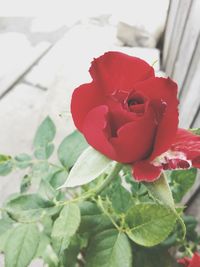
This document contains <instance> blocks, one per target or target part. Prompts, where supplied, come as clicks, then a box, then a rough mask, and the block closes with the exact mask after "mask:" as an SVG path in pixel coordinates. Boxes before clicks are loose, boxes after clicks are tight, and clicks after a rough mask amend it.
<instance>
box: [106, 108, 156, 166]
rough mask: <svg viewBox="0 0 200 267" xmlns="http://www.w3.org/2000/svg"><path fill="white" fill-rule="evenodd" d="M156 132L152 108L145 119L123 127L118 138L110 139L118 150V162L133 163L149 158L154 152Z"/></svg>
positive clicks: (118, 133)
mask: <svg viewBox="0 0 200 267" xmlns="http://www.w3.org/2000/svg"><path fill="white" fill-rule="evenodd" d="M155 131H156V124H155V119H154V112H153V110H152V108H151V107H150V108H149V109H148V110H147V112H146V113H145V114H144V116H143V117H141V118H139V119H138V120H136V121H133V122H130V123H127V124H125V125H123V126H122V127H121V128H120V129H119V130H118V131H117V137H113V138H111V139H110V142H111V143H112V144H113V146H114V147H115V149H116V154H117V158H116V160H117V161H119V162H123V163H133V162H134V161H137V160H140V159H144V158H145V157H147V156H148V155H149V154H150V153H151V151H152V145H153V141H154V137H155Z"/></svg>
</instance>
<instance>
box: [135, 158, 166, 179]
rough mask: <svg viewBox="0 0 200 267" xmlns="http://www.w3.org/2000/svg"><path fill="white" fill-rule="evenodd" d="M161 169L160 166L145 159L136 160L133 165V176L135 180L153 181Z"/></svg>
mask: <svg viewBox="0 0 200 267" xmlns="http://www.w3.org/2000/svg"><path fill="white" fill-rule="evenodd" d="M161 171H162V167H161V166H154V165H152V164H151V163H150V162H149V161H147V160H143V161H138V162H136V163H135V164H134V165H133V177H134V178H135V180H137V181H146V182H152V181H155V180H156V179H157V178H158V177H159V176H160V174H161Z"/></svg>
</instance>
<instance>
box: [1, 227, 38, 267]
mask: <svg viewBox="0 0 200 267" xmlns="http://www.w3.org/2000/svg"><path fill="white" fill-rule="evenodd" d="M39 240H40V234H39V231H38V229H37V226H36V225H34V224H23V225H19V226H18V227H16V228H15V229H14V230H13V232H12V236H11V237H10V238H9V239H8V240H7V242H6V246H5V266H6V267H27V266H28V265H29V264H30V262H31V261H32V259H33V258H34V256H35V253H36V251H37V248H38V244H39Z"/></svg>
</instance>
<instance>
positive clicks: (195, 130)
mask: <svg viewBox="0 0 200 267" xmlns="http://www.w3.org/2000/svg"><path fill="white" fill-rule="evenodd" d="M189 131H190V132H192V133H193V134H196V135H200V128H194V129H189Z"/></svg>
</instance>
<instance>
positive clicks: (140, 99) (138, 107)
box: [127, 92, 147, 116]
mask: <svg viewBox="0 0 200 267" xmlns="http://www.w3.org/2000/svg"><path fill="white" fill-rule="evenodd" d="M146 102H147V99H146V98H145V97H144V96H143V95H142V94H140V93H138V92H134V93H132V94H131V95H129V98H128V99H127V107H128V110H129V111H131V112H133V113H135V114H137V115H140V116H141V115H142V114H143V113H144V111H145V106H146V105H145V104H146Z"/></svg>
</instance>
